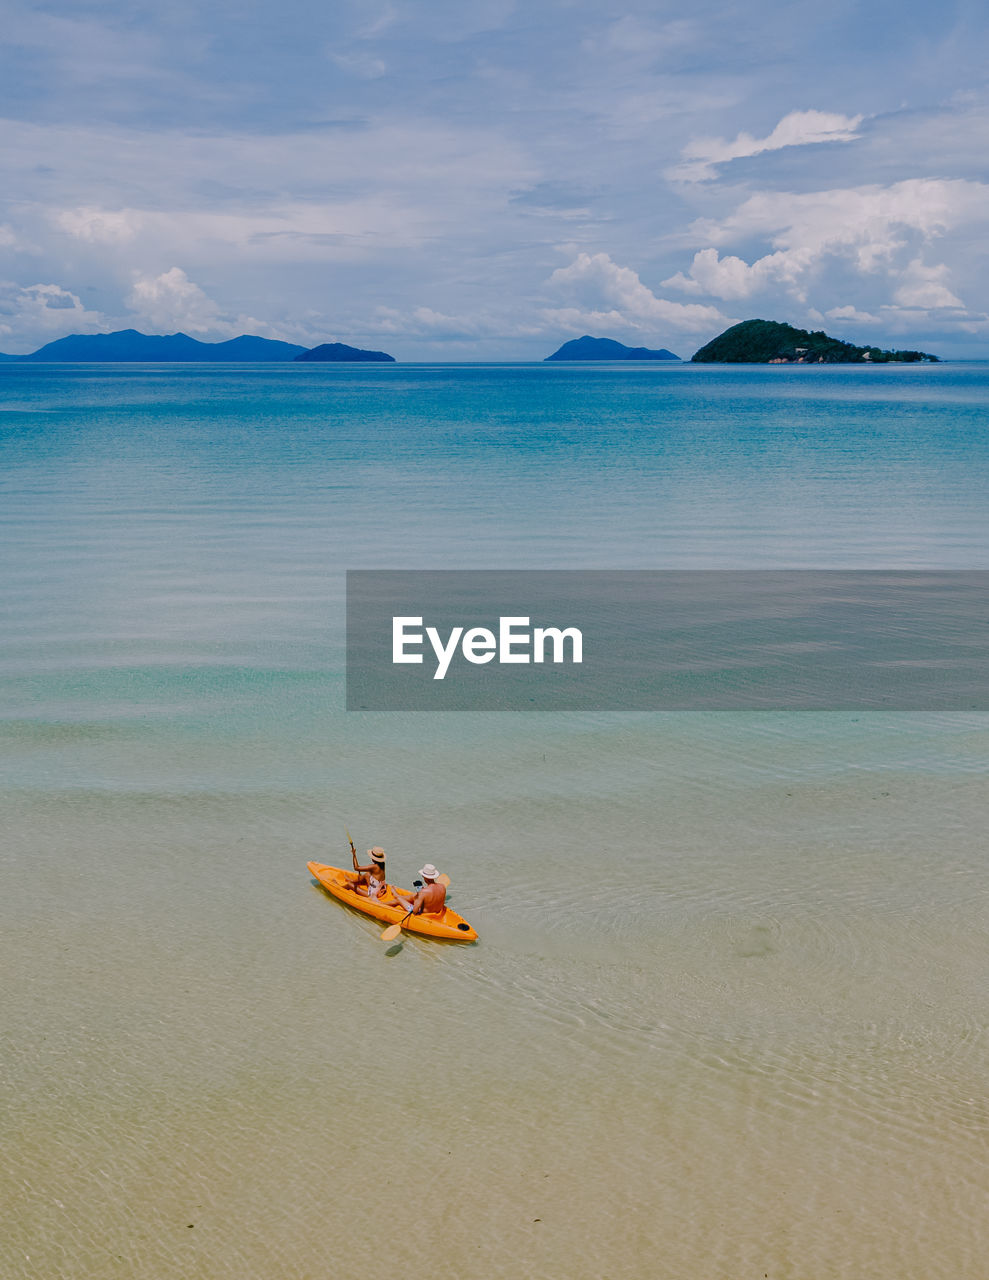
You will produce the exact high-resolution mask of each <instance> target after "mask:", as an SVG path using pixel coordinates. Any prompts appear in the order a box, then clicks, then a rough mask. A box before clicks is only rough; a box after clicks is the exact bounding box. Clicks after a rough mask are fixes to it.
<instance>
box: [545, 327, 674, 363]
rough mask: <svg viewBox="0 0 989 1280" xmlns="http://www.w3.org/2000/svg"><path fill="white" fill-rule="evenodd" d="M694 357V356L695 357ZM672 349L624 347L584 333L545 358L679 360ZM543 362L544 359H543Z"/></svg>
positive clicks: (609, 340) (612, 341)
mask: <svg viewBox="0 0 989 1280" xmlns="http://www.w3.org/2000/svg"><path fill="white" fill-rule="evenodd" d="M695 358H696V357H695ZM679 359H680V357H679V356H675V355H674V354H673V352H672V351H667V350H666V348H665V347H660V349H659V350H658V351H650V350H649V348H648V347H626V346H625V345H624V343H621V342H616V341H615V340H614V339H613V338H592V337H590V336H589V335H588V334H584V336H583V337H582V338H573V339H571V341H570V342H565V343H564V344H563V346H562V347H561V348H560V349H559V351H554V352H553V354H552V355H551V356H547V357H546V360H679ZM543 363H544V364H545V363H546V361H545V360H544V361H543Z"/></svg>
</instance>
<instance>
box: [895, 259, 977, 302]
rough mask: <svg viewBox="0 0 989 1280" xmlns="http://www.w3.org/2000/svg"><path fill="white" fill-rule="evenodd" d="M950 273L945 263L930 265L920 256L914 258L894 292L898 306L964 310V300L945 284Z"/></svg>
mask: <svg viewBox="0 0 989 1280" xmlns="http://www.w3.org/2000/svg"><path fill="white" fill-rule="evenodd" d="M949 274H950V273H949V271H948V268H947V266H946V265H945V264H944V263H941V264H940V265H938V266H934V267H928V266H925V265H924V263H923V262H922V261H921V260H920V258H914V259H913V261H912V262H909V263H908V264H907V266H906V269H905V270H904V272H903V273H902V277H901V278H902V280H903V283H902V284H901V285H900V287H899V288H898V289H897V290H896V292H895V293H894V294H893V301H894V302H895V303H896V304H897V306H901V307H920V308H922V309H923V310H925V311H929V310H938V309H940V308H942V307H961V308H962V309H963V310H964V307H965V304H964V302H962V300H961V298H959V297H957V296H956V295H955V294H953V293H952V292H951V290H950V289H949V288H948V286H947V285H946V284H945V280H946V278H947V277H948V275H949Z"/></svg>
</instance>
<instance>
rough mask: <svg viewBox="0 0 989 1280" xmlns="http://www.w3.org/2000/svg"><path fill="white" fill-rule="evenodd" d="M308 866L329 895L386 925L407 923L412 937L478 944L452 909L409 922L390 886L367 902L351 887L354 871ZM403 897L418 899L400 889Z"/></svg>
mask: <svg viewBox="0 0 989 1280" xmlns="http://www.w3.org/2000/svg"><path fill="white" fill-rule="evenodd" d="M306 866H307V867H308V868H309V870H310V871H311V872H312V874H313V875H314V876H315V877H316V879H317V880H318V881H319V883H320V886H321V887H322V888H324V889H325V890H326V892H327V893H330V894H332V895H333V897H334V898H338V899H339V900H340V901H341V902H345V903H346V904H347V906H348V907H354V908H355V910H357V911H363V913H364V914H365V915H366V916H374V918H375V919H376V920H383V921H384V922H385V924H398V922H399V921H400V920H404V923H403V925H402V928H403V929H407V930H408V932H409V933H421V934H423V935H424V936H425V937H427V938H446V939H447V941H448V942H475V941H476V940H477V933H476V932H475V931H474V929H472V928H471V926H470V925H469V924H468V923H467V921H466V920H465V919H464V918H463V916H458V915H457V913H456V911H451V910H450V908H449V907H444V909H443V911H442V912H438V913H435V914H427V913H426V912H423V913H422V915H420V916H409V918H408V919H407V920H405V914H406V912H405V908H404V907H402V906H399V905H398V903H397V902H396V901H395V899H394V898H393V897H392V893H391V886H390V885H389V886H388V889H387V890H386V891H385V896H384V897H383V898H365V897H364V895H363V894H362V893H355V892H354V890H353V889H352V888H351V887H350V886H351V883H352V882H353V879H354V873H353V872H352V871H344V870H343V868H342V867H327V866H324V864H323V863H322V862H307V863H306ZM399 893H405V894H407V895H408V897H410V898H413V897H415V894H413V893H411V892H409V890H407V889H400V890H399Z"/></svg>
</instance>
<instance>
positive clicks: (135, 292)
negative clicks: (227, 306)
mask: <svg viewBox="0 0 989 1280" xmlns="http://www.w3.org/2000/svg"><path fill="white" fill-rule="evenodd" d="M127 305H128V307H130V308H131V310H132V311H134V312H135V313H136V315H137V316H138V319H139V322H140V323H142V324H144V325H146V326H147V327H149V328H150V330H151V332H152V333H174V332H177V331H181V332H183V333H211V334H221V335H225V336H228V337H236V336H238V335H239V334H242V333H245V332H248V333H261V334H262V336H264V335H266V334H267V332H268V331H269V329H270V326H269V325H267V324H265V323H264V322H263V321H261V320H256V319H254V317H253V316H244V315H240V316H236V317H232V316H230V315H229V314H226V313H224V311H223V310H222V308H221V307H220V305H219V304H218V303H216V302H214V301H213V299H212V298H210V297H209V296H208V295H207V294H206V293H205V292H204V291H203V290H202V289H201V288H200V287H199V285H198V284H195V283H194V282H193V281H192V280H190V279H189V277H188V276H187V275H186V273H185V272H184V271H183V270H182V268H181V267H172V268H171V269H170V270H168V271H163V272H162V273H161V274H160V275H157V276H137V277H136V278H135V280H134V287H133V288H132V290H131V292H130V296H129V297H128V299H127Z"/></svg>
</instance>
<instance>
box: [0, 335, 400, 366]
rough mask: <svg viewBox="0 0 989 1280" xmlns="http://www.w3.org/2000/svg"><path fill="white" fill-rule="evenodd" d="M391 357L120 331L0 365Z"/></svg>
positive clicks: (68, 340) (57, 344)
mask: <svg viewBox="0 0 989 1280" xmlns="http://www.w3.org/2000/svg"><path fill="white" fill-rule="evenodd" d="M394 359H395V357H394V356H389V355H385V353H384V352H383V351H361V350H360V349H359V348H358V347H348V346H345V345H344V344H343V343H342V342H328V343H323V345H322V346H319V347H313V348H312V350H308V349H307V348H306V347H303V346H300V345H299V344H298V343H297V342H279V341H278V340H277V339H275V338H258V337H255V336H254V335H253V334H249V333H242V334H241V335H240V337H239V338H229V339H227V341H226V342H200V341H199V339H198V338H190V337H189V335H188V334H187V333H171V334H168V335H166V336H163V335H161V334H154V333H139V332H138V331H137V330H136V329H120V330H118V331H117V332H116V333H71V334H69V335H68V337H65V338H56V339H55V341H54V342H47V343H46V344H45V345H44V346H43V347H39V348H38V350H37V351H32V352H31V353H30V355H26V356H10V355H3V354H0V360H31V361H56V360H57V361H62V362H66V363H72V364H75V363H80V362H81V363H89V362H95V361H106V362H114V363H116V362H121V363H126V362H129V361H134V362H137V361H140V362H142V363H147V364H180V363H181V364H204V363H208V364H219V363H222V362H227V361H240V362H243V363H249V364H255V363H258V362H270V361H276V360H281V361H285V360H389V361H394Z"/></svg>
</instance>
